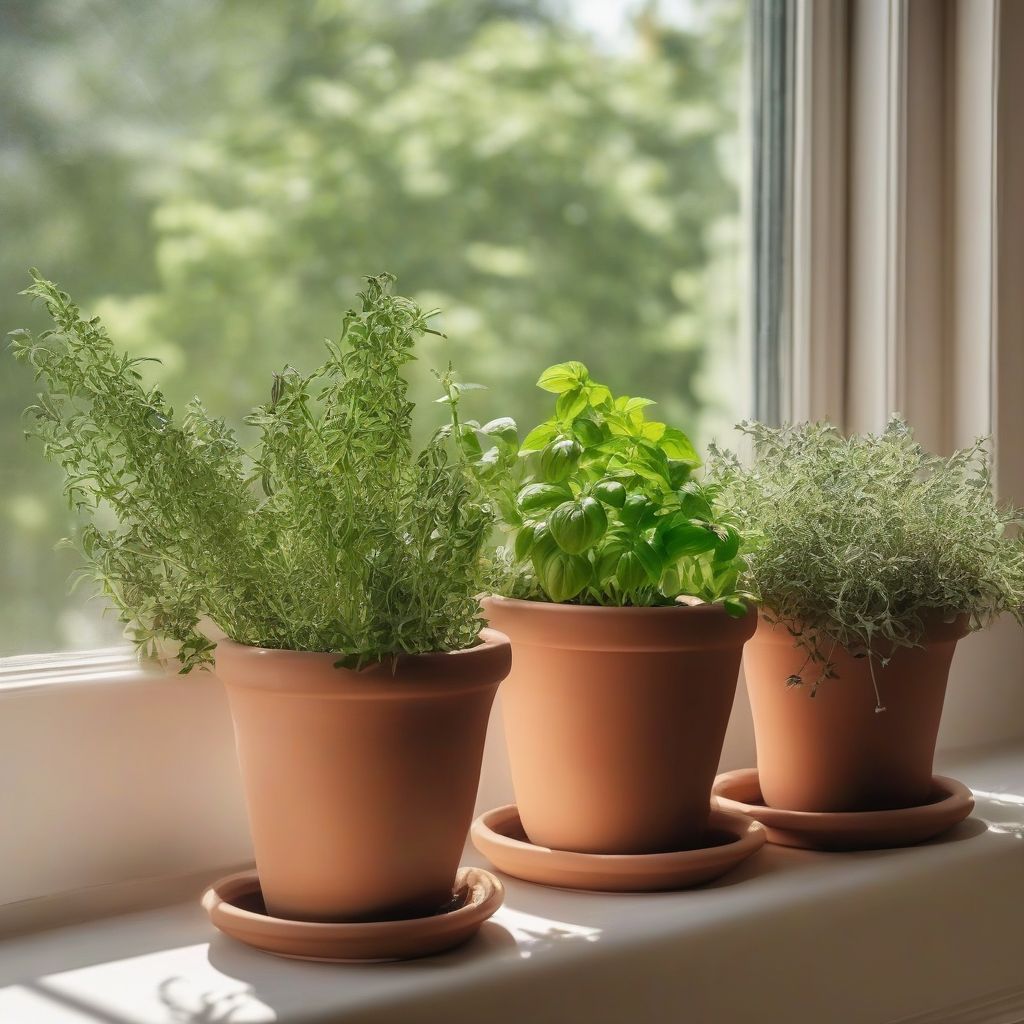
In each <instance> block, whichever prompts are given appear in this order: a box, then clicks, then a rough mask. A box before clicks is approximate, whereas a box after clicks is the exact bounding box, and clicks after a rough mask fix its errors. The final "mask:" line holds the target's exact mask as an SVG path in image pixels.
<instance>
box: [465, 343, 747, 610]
mask: <svg viewBox="0 0 1024 1024" xmlns="http://www.w3.org/2000/svg"><path fill="white" fill-rule="evenodd" d="M537 383H538V386H539V387H540V388H543V389H544V390H545V391H548V392H550V393H551V394H553V395H555V396H556V398H555V402H554V411H553V415H552V417H551V418H550V419H548V420H546V421H545V422H543V423H541V424H540V425H539V426H537V427H535V428H534V429H533V430H531V431H530V432H529V433H528V434H527V435H526V437H525V438H524V439H523V440H522V443H520V441H519V432H518V429H517V427H516V424H515V422H514V421H513V420H512V419H510V418H508V417H503V418H501V419H496V420H491V421H490V422H488V423H484V424H482V425H481V424H480V423H477V422H474V421H469V422H466V423H459V424H457V428H456V429H457V430H458V432H459V436H460V439H461V442H462V446H463V450H464V451H465V453H466V455H467V456H468V457H469V459H470V462H471V466H472V468H473V470H474V471H475V473H476V475H477V478H478V480H479V481H480V482H481V486H482V487H483V488H484V490H485V491H486V493H487V495H488V496H489V497H490V498H491V500H492V501H493V502H494V504H495V506H496V507H497V509H498V510H499V511H500V515H501V520H502V525H503V526H504V528H505V530H506V532H507V533H508V535H509V536H508V543H507V544H506V545H503V546H502V547H501V548H500V549H499V551H498V552H497V554H496V556H495V559H494V563H493V571H492V572H491V575H490V579H489V580H488V584H489V586H490V587H491V589H493V590H494V591H495V592H497V593H500V594H504V595H505V596H510V597H524V598H528V599H535V600H547V601H554V602H575V603H579V604H594V605H618V606H623V605H636V606H651V605H670V604H673V603H674V602H676V601H677V599H678V598H679V597H681V596H689V597H693V598H697V599H700V600H702V601H707V602H715V601H720V602H722V603H723V604H724V606H725V608H726V609H727V610H728V611H729V612H730V613H731V614H734V615H743V614H745V612H746V603H745V600H746V598H747V597H748V595H746V594H744V593H743V592H742V591H741V590H740V589H739V587H738V579H739V575H740V572H741V570H742V569H743V564H744V563H743V556H742V552H741V546H742V545H741V536H740V532H739V530H738V529H737V527H736V523H735V520H734V518H733V517H732V516H731V515H730V514H729V513H728V512H726V511H725V510H724V509H723V508H722V507H721V505H720V504H719V502H718V494H717V489H716V488H715V487H713V486H708V485H706V484H702V483H700V482H699V481H698V480H696V479H695V478H694V475H693V474H694V471H695V470H696V469H697V468H698V467H699V466H700V465H701V459H700V457H699V456H698V454H697V452H696V450H695V448H694V446H693V444H692V443H691V441H690V439H689V438H688V437H687V436H686V435H685V434H684V433H683V432H682V431H681V430H678V429H676V428H675V427H670V426H667V425H666V424H664V423H660V422H658V421H656V420H651V419H648V418H647V416H646V413H645V410H646V408H647V407H649V406H650V405H652V404H653V402H652V401H651V400H650V399H647V398H631V397H628V396H625V395H622V396H618V397H616V396H614V395H613V394H612V392H611V391H610V390H609V389H608V387H606V386H605V385H604V384H601V383H598V382H597V381H595V380H593V379H592V378H591V376H590V374H589V372H588V370H587V368H586V366H584V365H583V363H580V362H575V361H573V362H566V363H559V364H558V365H556V366H551V367H549V368H548V369H547V370H545V371H544V373H543V374H541V376H540V379H539V380H538V382H537Z"/></svg>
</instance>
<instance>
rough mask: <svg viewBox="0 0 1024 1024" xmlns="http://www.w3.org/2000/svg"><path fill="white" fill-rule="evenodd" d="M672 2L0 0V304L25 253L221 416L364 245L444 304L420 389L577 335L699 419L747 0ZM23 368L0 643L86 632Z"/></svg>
mask: <svg viewBox="0 0 1024 1024" xmlns="http://www.w3.org/2000/svg"><path fill="white" fill-rule="evenodd" d="M576 6H579V5H576ZM691 13H692V12H691ZM697 13H699V14H700V15H701V17H700V18H699V24H698V25H696V26H694V27H690V28H686V27H682V26H680V25H679V24H677V23H675V22H673V20H672V19H670V18H666V17H662V16H661V14H660V13H659V9H658V6H657V5H656V4H654V3H649V4H647V5H646V6H645V7H643V8H642V9H641V10H640V11H639V13H637V14H635V15H634V16H633V22H632V27H631V28H630V26H628V25H626V26H624V27H623V32H624V34H625V33H626V30H627V29H628V30H629V39H628V41H623V40H618V41H615V44H614V45H612V44H610V43H609V41H608V40H607V39H597V38H595V37H594V36H593V35H592V34H590V33H588V32H586V31H585V30H584V29H583V28H581V27H580V26H579V25H578V24H577V23H576V21H574V19H573V16H572V15H573V5H572V4H568V5H561V6H558V5H555V4H552V3H545V2H544V0H389V2H388V3H380V4H365V3H361V2H359V0H303V2H300V3H295V4H280V3H275V2H272V0H217V2H207V3H194V4H182V3H180V2H171V0H162V2H157V3H153V4H145V5H143V4H137V5H136V4H128V5H125V4H119V3H117V2H116V0H8V2H7V3H6V4H5V5H4V6H3V7H2V8H0V40H2V42H0V96H2V97H3V100H4V102H3V103H2V104H0V108H2V109H3V111H4V113H3V115H0V116H3V117H4V118H5V120H6V121H7V122H8V123H7V124H6V125H4V130H3V132H2V139H3V141H2V142H0V162H2V163H3V165H4V167H5V173H4V179H5V189H4V195H3V198H2V199H0V202H2V204H3V205H2V208H0V216H2V217H3V222H4V224H5V228H6V230H5V234H4V242H3V245H2V246H0V286H2V288H0V314H2V317H3V320H4V322H5V323H6V324H7V325H8V326H10V327H14V326H19V325H22V324H25V323H29V324H31V323H34V322H36V321H35V320H34V314H32V313H31V312H30V311H28V310H27V309H26V308H25V305H24V300H21V301H20V302H18V303H17V304H15V303H14V302H12V294H13V293H14V292H15V291H17V288H18V287H19V285H20V284H21V283H22V282H23V281H24V269H25V267H26V265H28V264H30V263H32V264H36V265H38V266H40V267H41V268H42V269H43V270H44V271H45V273H46V274H47V275H49V276H51V277H53V278H55V279H57V280H59V281H61V282H62V283H63V284H64V285H65V286H66V287H68V288H69V289H71V290H73V292H74V294H75V295H76V297H77V298H79V299H81V300H86V301H87V304H89V303H88V300H90V298H91V300H92V301H91V306H92V309H93V311H95V312H97V313H99V314H100V315H102V316H103V317H104V319H105V321H106V322H107V325H108V327H109V329H110V332H111V334H112V335H113V336H114V338H115V339H116V340H118V342H119V343H121V344H123V345H125V346H126V347H128V348H130V349H131V350H132V351H133V352H135V353H136V354H139V355H155V356H158V357H159V358H161V359H162V361H163V362H162V365H161V366H159V367H157V368H155V369H154V370H153V371H152V372H153V373H154V374H156V375H157V376H158V377H159V379H160V380H161V383H162V384H163V386H164V388H165V390H166V392H167V393H168V394H169V395H170V396H171V397H172V399H173V400H175V401H176V402H177V403H178V404H179V405H180V404H181V403H182V402H183V401H185V400H186V399H187V398H188V397H190V396H191V393H192V391H193V390H194V391H198V392H200V393H201V394H202V396H203V399H204V400H205V401H206V402H207V403H208V405H209V406H210V407H212V408H213V409H215V410H216V411H217V412H219V413H222V414H224V415H226V416H227V417H228V419H229V420H235V421H237V420H239V419H240V416H241V414H242V412H243V411H244V410H245V409H246V408H247V407H248V406H249V405H251V404H253V403H255V402H256V401H259V400H261V399H262V398H263V397H264V393H265V391H266V389H267V388H268V387H269V380H270V374H271V372H272V371H273V370H274V369H277V368H279V367H280V366H281V365H283V364H284V363H292V364H294V365H297V366H299V367H308V366H310V365H312V364H313V363H314V362H315V361H316V360H317V358H318V355H319V347H320V345H321V339H322V338H323V337H325V336H328V335H334V334H335V333H336V331H337V325H338V323H339V318H340V314H341V312H342V311H343V310H344V308H345V307H346V306H347V305H348V304H349V303H350V302H351V300H352V296H353V295H354V293H355V291H356V290H357V287H358V285H359V282H360V276H361V275H363V274H366V273H372V272H376V271H379V270H381V269H388V270H391V271H393V272H394V273H396V274H397V275H398V277H399V282H400V287H401V290H402V291H403V293H405V294H412V295H416V297H417V298H418V299H419V300H420V301H422V302H424V303H425V304H427V305H438V306H441V307H442V308H443V309H444V311H445V313H444V318H443V322H442V324H441V327H442V329H444V330H445V331H446V332H447V333H448V335H449V340H448V341H447V342H444V341H440V340H438V341H437V342H436V343H435V344H433V345H432V346H431V347H425V348H424V350H423V352H422V353H421V363H420V364H418V365H417V366H416V367H414V369H413V371H412V380H413V386H414V397H415V398H417V399H419V400H420V401H423V400H426V399H429V398H431V397H433V394H434V387H433V385H432V383H431V379H430V376H429V373H428V370H429V367H431V366H440V365H442V364H444V363H446V362H447V361H448V360H449V359H452V360H453V361H454V362H455V364H456V366H457V368H458V370H459V372H460V374H461V376H462V378H463V379H472V380H477V381H480V382H482V383H485V384H488V385H489V386H491V388H492V389H493V390H492V391H491V392H490V393H484V394H483V395H482V396H481V397H477V398H474V402H473V407H472V408H469V407H468V406H467V412H468V413H469V414H470V415H474V414H479V415H480V416H481V418H489V417H491V416H495V415H502V414H511V415H514V416H516V417H517V418H522V419H523V420H524V421H527V420H529V421H536V420H537V419H540V418H541V416H542V412H543V401H544V396H543V395H541V394H540V393H539V392H536V391H535V389H534V386H533V384H534V380H535V378H536V375H537V373H538V372H539V370H540V369H541V368H543V367H544V366H546V365H548V364H549V363H552V362H555V361H557V360H560V359H565V358H574V357H575V358H580V359H582V360H584V361H585V362H586V363H587V364H588V365H589V366H590V368H591V370H592V372H593V373H594V374H595V376H596V377H598V378H599V379H604V380H608V381H609V382H611V383H613V384H614V386H615V388H616V390H617V391H622V392H626V393H632V394H637V393H639V394H646V395H649V396H650V397H653V398H655V399H657V400H658V401H659V402H660V403H661V404H662V406H663V408H662V410H661V418H663V419H668V420H670V421H677V422H679V423H680V424H681V425H683V426H685V427H686V428H687V429H689V430H690V431H692V432H693V433H694V434H695V435H696V436H697V437H698V438H700V439H701V440H702V441H706V440H707V439H708V438H709V437H710V436H711V434H712V433H714V432H716V431H717V430H720V429H721V428H723V427H724V426H725V425H726V424H728V423H729V422H731V421H732V419H733V417H734V416H735V414H736V413H737V411H740V410H742V409H743V408H744V404H745V399H746V396H745V395H743V394H739V393H738V385H737V379H738V375H737V370H736V363H737V359H738V358H740V354H741V352H742V346H741V345H740V342H739V333H740V328H739V313H740V309H741V300H740V296H741V294H742V287H741V281H740V279H741V277H742V274H741V271H742V262H741V261H742V259H743V246H742V222H741V217H740V195H739V181H740V178H741V173H740V169H739V168H740V163H741V154H742V140H741V138H740V132H739V107H740V99H741V93H742V85H741V77H740V71H741V66H742V59H743V50H744V39H743V35H744V25H745V2H744V0H705V3H704V4H703V5H702V6H701V7H700V8H698V10H697ZM31 395H32V388H31V381H29V380H27V379H26V378H25V375H24V374H21V373H20V372H16V371H15V370H14V369H13V368H12V367H11V365H10V363H8V364H7V366H6V368H5V371H4V373H3V375H2V377H0V426H2V428H3V430H4V431H5V436H6V437H7V438H8V441H7V444H6V446H5V456H4V465H3V467H2V470H0V474H2V479H3V484H4V486H3V491H2V493H0V521H2V522H3V525H4V530H3V532H2V534H0V545H2V550H3V561H2V563H0V586H2V587H3V592H4V593H5V595H7V597H6V599H5V609H4V610H5V615H4V618H3V620H0V621H2V622H3V626H0V653H4V652H8V653H9V652H12V651H15V650H19V649H21V650H33V649H36V650H41V649H47V648H51V649H53V648H57V647H61V646H80V645H81V644H83V643H88V642H94V641H95V640H96V639H98V638H99V636H100V634H99V633H97V632H96V627H95V625H94V619H95V617H84V618H83V616H82V613H81V611H80V610H79V609H80V605H79V604H76V603H71V604H69V603H68V600H67V598H66V597H65V585H64V582H63V581H64V577H65V574H66V572H67V570H68V568H69V567H70V565H71V564H73V555H71V554H66V556H62V557H61V558H57V557H56V556H54V555H53V553H52V552H51V550H50V548H51V545H52V543H53V541H54V540H55V539H56V538H57V537H59V536H60V535H61V534H62V532H66V530H67V526H68V524H67V522H66V516H65V515H64V514H63V513H62V512H61V505H60V498H59V493H58V487H57V484H56V480H55V474H54V473H53V471H52V470H51V469H49V468H48V467H46V466H44V465H43V463H42V460H41V459H40V458H39V455H38V452H36V451H34V450H33V449H31V448H28V447H27V446H24V445H18V444H17V432H18V427H17V418H18V415H19V414H20V410H21V409H22V408H23V407H24V406H25V405H26V404H28V401H29V400H30V398H31ZM84 596H85V595H83V597H84ZM109 628H110V630H113V624H112V623H111V626H110V627H109ZM108 635H112V634H109V633H108Z"/></svg>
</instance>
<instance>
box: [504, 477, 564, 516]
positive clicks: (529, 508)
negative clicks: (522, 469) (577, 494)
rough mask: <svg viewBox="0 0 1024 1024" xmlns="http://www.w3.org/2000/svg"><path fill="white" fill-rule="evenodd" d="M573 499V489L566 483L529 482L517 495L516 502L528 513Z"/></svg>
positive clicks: (540, 510) (541, 510)
mask: <svg viewBox="0 0 1024 1024" xmlns="http://www.w3.org/2000/svg"><path fill="white" fill-rule="evenodd" d="M571 500H572V491H570V490H569V488H568V487H566V486H565V484H527V485H526V486H525V487H524V488H523V489H522V490H521V491H520V492H519V494H518V495H517V496H516V504H517V505H518V506H519V508H520V509H522V511H523V512H526V513H527V514H529V513H531V512H543V511H544V510H545V509H549V508H554V507H555V506H556V505H560V504H561V503H562V502H563V501H571Z"/></svg>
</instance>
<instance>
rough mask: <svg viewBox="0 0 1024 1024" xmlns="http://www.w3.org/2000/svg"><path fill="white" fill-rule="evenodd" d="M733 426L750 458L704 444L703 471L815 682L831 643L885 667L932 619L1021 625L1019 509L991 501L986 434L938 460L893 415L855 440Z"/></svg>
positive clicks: (763, 595) (823, 432)
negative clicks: (707, 449)
mask: <svg viewBox="0 0 1024 1024" xmlns="http://www.w3.org/2000/svg"><path fill="white" fill-rule="evenodd" d="M740 429H741V430H742V431H743V432H744V433H745V434H747V435H749V437H750V438H751V439H752V441H753V453H754V454H753V459H752V461H751V462H750V464H749V465H743V464H741V462H740V460H739V459H738V458H737V457H736V455H735V454H733V453H731V452H725V451H717V450H715V449H712V458H711V461H710V466H709V470H710V472H709V476H710V478H711V479H712V480H714V481H715V483H716V485H717V486H718V487H719V488H720V489H721V494H722V497H723V499H724V500H725V501H727V502H728V503H729V505H730V507H731V508H732V509H733V510H734V511H735V512H736V514H737V515H738V516H739V517H740V518H741V520H742V521H743V523H744V527H745V530H746V531H747V532H748V533H749V535H750V544H751V547H750V551H749V553H748V555H747V571H746V573H745V577H744V579H745V582H746V584H747V585H748V586H749V587H750V589H751V590H752V591H753V592H754V594H755V595H756V596H757V598H758V599H759V600H760V601H761V602H762V605H763V610H762V614H763V615H764V616H765V617H767V618H768V619H769V620H772V621H777V622H781V623H783V624H785V626H786V627H787V628H788V629H789V630H790V632H791V633H792V635H793V637H794V640H795V642H796V644H797V645H798V646H800V647H802V648H804V649H805V650H806V652H807V662H806V663H805V667H806V665H807V664H809V663H815V664H816V666H817V680H816V681H815V682H814V684H813V686H814V687H816V686H817V685H818V683H820V682H821V680H822V679H823V678H827V677H829V676H830V675H831V667H830V657H831V653H832V652H833V651H834V650H835V648H836V646H840V647H845V648H847V649H849V650H850V651H851V652H852V653H854V654H855V655H860V656H867V657H869V658H870V659H871V662H872V663H873V662H875V661H877V662H879V663H880V664H883V665H884V664H885V663H886V662H887V660H888V658H889V657H890V656H891V654H892V652H893V650H894V649H895V648H898V647H910V646H915V645H917V644H919V643H920V642H921V641H922V639H923V637H924V634H925V630H926V628H927V624H928V622H929V621H930V620H934V619H935V617H936V616H940V617H941V618H942V619H945V620H947V621H951V620H952V619H953V618H954V617H956V616H958V615H967V616H968V617H969V619H970V625H971V627H972V628H974V629H978V628H981V627H982V626H985V625H987V624H989V623H990V622H991V621H992V620H993V619H995V618H996V617H997V616H998V615H1001V614H1003V613H1005V612H1008V613H1010V614H1012V615H1013V616H1015V617H1016V619H1017V620H1018V622H1022V623H1024V543H1022V541H1021V538H1020V533H1019V526H1020V523H1021V517H1022V514H1024V512H1022V510H1020V509H1015V508H1011V507H1004V506H1001V505H999V504H998V503H997V502H996V501H995V499H994V496H993V490H992V478H991V467H990V459H989V455H988V450H987V443H986V441H985V440H984V439H981V440H979V441H977V442H976V443H975V444H974V445H972V446H971V447H969V448H966V449H963V450H961V451H956V452H954V453H953V454H952V455H951V456H950V457H948V458H942V457H940V456H937V455H932V454H930V453H928V452H927V451H926V450H925V449H924V448H923V447H922V446H921V445H920V444H919V443H917V441H915V440H914V437H913V434H912V431H911V430H910V428H909V427H908V426H907V424H906V423H905V422H904V421H903V420H902V419H901V418H899V417H898V416H894V417H893V418H892V419H891V420H890V421H889V424H888V426H887V427H886V428H885V430H884V431H882V432H881V433H878V434H862V435H854V436H851V437H849V438H846V437H843V436H842V435H841V434H840V433H839V431H837V430H836V429H835V428H834V427H832V426H830V425H829V424H827V423H803V424H799V425H794V426H783V427H777V428H776V427H768V426H765V425H763V424H760V423H743V424H741V425H740ZM802 671H803V670H801V672H802ZM789 681H790V683H791V684H797V683H800V682H802V675H796V676H794V677H792V678H791V679H790V680H789Z"/></svg>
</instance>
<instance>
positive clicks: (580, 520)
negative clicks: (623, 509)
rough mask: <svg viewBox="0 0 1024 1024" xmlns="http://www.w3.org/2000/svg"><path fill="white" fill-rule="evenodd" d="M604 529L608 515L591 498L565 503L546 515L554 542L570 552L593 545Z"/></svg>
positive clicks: (597, 502)
mask: <svg viewBox="0 0 1024 1024" xmlns="http://www.w3.org/2000/svg"><path fill="white" fill-rule="evenodd" d="M607 528H608V517H607V516H606V515H605V511H604V508H603V507H602V505H601V503H600V502H599V501H597V500H596V499H594V498H580V499H579V501H567V502H564V503H563V504H561V505H559V506H558V508H556V509H555V510H554V512H552V513H551V515H550V516H549V517H548V530H550V532H551V536H552V537H553V538H554V539H555V543H556V544H558V546H559V547H560V548H561V549H562V550H563V551H566V552H568V553H569V554H571V555H578V554H582V552H584V551H586V550H587V549H588V548H591V547H593V546H594V545H595V544H596V543H597V542H598V541H599V540H600V539H601V538H602V537H603V536H604V532H605V530H606V529H607Z"/></svg>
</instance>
